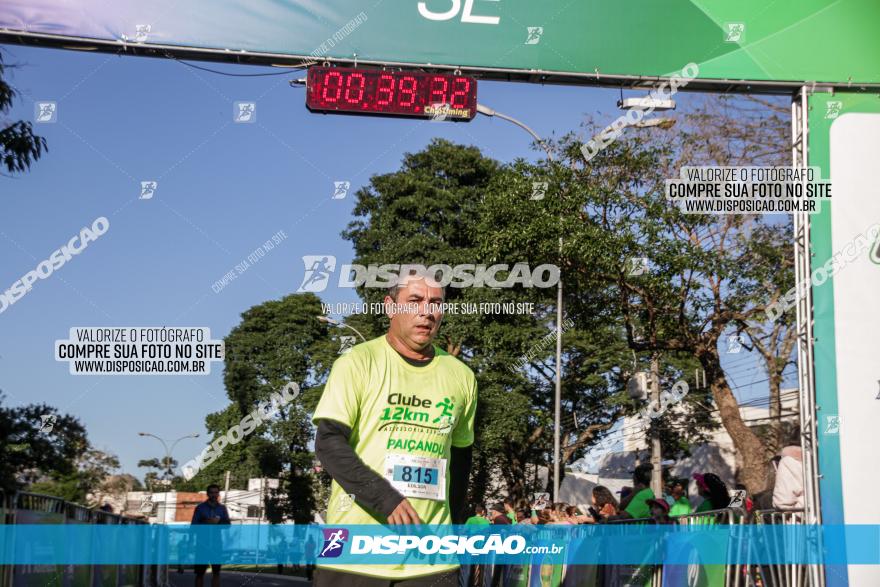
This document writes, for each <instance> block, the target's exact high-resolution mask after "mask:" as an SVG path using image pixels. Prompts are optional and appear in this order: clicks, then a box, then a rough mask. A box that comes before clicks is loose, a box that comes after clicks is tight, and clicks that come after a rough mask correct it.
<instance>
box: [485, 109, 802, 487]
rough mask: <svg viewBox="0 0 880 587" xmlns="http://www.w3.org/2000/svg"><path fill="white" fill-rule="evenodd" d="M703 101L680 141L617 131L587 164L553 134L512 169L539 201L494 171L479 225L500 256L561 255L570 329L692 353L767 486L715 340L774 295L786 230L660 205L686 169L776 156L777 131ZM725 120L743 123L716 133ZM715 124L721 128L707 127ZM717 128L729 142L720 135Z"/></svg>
mask: <svg viewBox="0 0 880 587" xmlns="http://www.w3.org/2000/svg"><path fill="white" fill-rule="evenodd" d="M707 108H708V109H707V110H704V111H700V110H698V111H697V112H696V113H695V114H694V118H695V120H694V121H692V123H693V127H688V124H691V123H690V122H688V124H685V125H684V127H685V128H684V132H683V133H682V132H681V130H682V129H681V128H679V129H678V130H679V132H680V133H681V134H682V135H684V136H683V138H681V139H678V140H677V139H675V135H672V134H670V133H667V134H661V135H645V134H636V135H631V134H624V135H622V136H621V137H619V138H618V139H617V140H616V142H614V143H613V144H611V145H609V146H608V147H606V148H605V149H604V150H603V151H602V152H601V153H599V154H598V155H597V156H596V157H595V158H594V159H593V160H592V161H590V162H589V164H585V162H584V159H583V157H582V155H581V152H580V147H581V145H582V142H581V141H580V140H579V139H578V137H576V136H574V135H567V136H565V137H563V139H562V140H560V141H559V143H558V144H557V145H556V149H557V152H558V154H559V159H560V163H559V164H557V165H547V164H542V165H537V166H534V165H526V164H524V163H520V164H518V165H516V166H514V168H513V170H512V173H514V175H517V176H520V177H527V178H528V177H540V178H542V179H543V180H544V181H547V182H548V188H549V189H548V193H547V197H546V199H545V200H543V201H542V202H541V204H542V205H540V206H534V205H531V202H527V203H523V205H521V206H513V205H510V202H511V201H512V200H513V199H514V198H516V197H517V196H519V197H520V198H521V194H520V193H519V192H518V191H517V184H516V183H513V182H511V181H504V180H502V181H501V182H500V183H499V184H497V185H495V186H493V189H491V190H489V191H488V192H487V200H486V205H485V206H484V207H483V211H484V217H483V218H482V220H481V226H480V230H478V231H477V233H478V234H480V235H481V237H482V239H483V247H484V248H485V250H486V251H487V252H490V253H492V254H493V255H494V256H496V257H506V258H509V257H511V256H515V255H518V254H519V255H523V254H526V253H531V254H532V255H535V256H537V257H538V258H553V257H555V258H558V259H560V264H561V266H562V273H563V276H564V285H565V287H564V291H566V292H568V293H567V294H566V297H565V303H566V307H567V308H568V310H567V311H568V313H569V314H570V315H571V316H572V317H573V319H574V321H575V323H576V324H577V326H578V329H581V327H582V325H583V327H585V328H588V327H589V325H591V324H594V323H595V320H596V319H597V318H598V319H600V320H601V319H604V320H607V321H609V322H611V323H613V324H615V325H616V326H617V327H618V328H619V329H621V330H622V332H623V333H624V340H625V342H626V346H627V347H628V348H629V349H632V350H634V351H635V352H637V353H639V354H640V355H642V356H645V355H650V354H652V353H663V354H664V355H667V356H675V357H679V358H680V357H682V356H690V357H691V358H692V359H694V360H696V361H698V362H699V364H700V365H701V366H702V368H703V369H704V370H705V372H706V376H707V379H708V383H709V389H710V391H711V396H712V400H713V401H714V404H715V407H716V408H717V410H718V412H719V415H720V419H721V421H722V423H723V425H724V427H725V429H726V430H727V432H728V434H729V435H730V437H731V438H732V440H733V442H734V445H735V447H736V449H737V452H738V453H739V455H740V457H741V459H742V468H741V470H740V471H739V477H740V480H741V481H742V482H743V483H744V484H745V485H746V486H747V487H748V489H749V490H750V491H752V492H753V493H757V492H759V491H761V490H762V489H764V485H765V482H766V478H765V467H764V462H765V461H764V452H765V448H764V446H763V444H762V442H761V440H760V439H759V438H758V436H757V435H756V434H755V432H754V431H752V430H751V429H750V428H749V427H748V426H746V424H745V423H744V422H743V421H742V418H741V416H740V413H739V407H738V404H737V401H736V398H735V396H734V393H733V390H732V389H731V387H730V385H729V384H728V382H727V380H726V378H725V374H724V370H723V369H722V368H721V360H720V355H719V349H718V344H719V339H720V338H721V336H722V334H723V333H725V331H726V330H727V329H729V328H730V327H733V326H736V325H737V324H741V323H750V322H753V321H756V320H758V321H759V320H760V319H761V316H762V314H763V311H764V308H765V307H766V305H767V304H769V303H770V302H771V301H772V300H773V299H775V298H774V296H778V293H779V285H780V284H779V283H778V282H777V283H775V285H774V275H773V271H774V266H775V265H774V258H775V257H776V256H777V255H778V253H777V251H778V250H779V249H780V248H781V247H785V246H787V241H788V240H789V238H788V232H789V231H788V230H787V229H786V227H785V225H784V224H773V223H771V222H768V221H766V219H764V218H762V217H754V216H733V215H727V216H711V215H686V214H683V213H682V212H680V211H679V210H678V209H676V208H674V207H673V206H671V205H670V204H669V203H668V202H667V201H666V199H665V195H664V185H665V184H664V180H665V179H666V178H669V177H677V176H678V168H679V167H680V166H682V165H708V164H715V165H747V164H765V163H772V162H778V161H780V156H781V155H780V153H784V147H783V145H784V140H783V139H784V137H785V134H784V132H782V133H780V132H777V131H778V130H779V124H778V123H777V122H774V120H773V117H772V116H766V115H765V116H763V117H761V116H760V115H759V114H756V115H755V116H754V117H751V118H750V117H748V116H745V115H741V116H739V117H737V115H734V114H730V113H729V112H724V111H718V110H717V109H716V110H712V109H711V106H710V107H707ZM713 121H715V122H713ZM700 125H702V126H700ZM762 125H765V126H766V127H768V128H769V129H770V130H767V129H766V128H764V126H762ZM730 126H737V128H738V129H739V131H738V132H737V133H732V132H730V133H728V134H725V133H724V132H718V130H719V129H725V128H728V127H730ZM698 128H702V131H698ZM713 128H714V129H715V132H716V133H718V135H719V136H718V137H717V138H716V137H711V136H709V135H711V134H712V133H711V129H713ZM750 128H751V129H753V130H754V133H755V135H756V136H757V137H761V138H762V139H766V143H767V144H766V145H762V146H761V148H760V150H757V151H756V150H755V149H753V146H754V145H753V144H752V142H750V138H749V134H748V129H750ZM762 129H763V130H762ZM725 132H726V131H725ZM707 137H708V138H707ZM727 137H739V139H737V138H733V139H731V140H729V144H727V145H726V146H725V145H723V144H719V143H723V142H724V140H725V139H726V138H727ZM780 137H782V138H780ZM560 235H562V236H564V240H563V249H562V253H561V255H560V254H559V253H558V247H559V240H558V239H559V236H560ZM641 258H647V259H648V260H649V270H648V271H647V272H644V273H637V272H633V271H632V270H631V268H632V260H633V259H641ZM768 284H771V286H770V288H769V289H768ZM783 291H784V290H783ZM688 400H689V401H694V398H691V396H690V395H689V396H688ZM694 407H695V408H696V407H697V406H696V405H695V406H694ZM698 412H699V409H697V411H696V412H693V413H698ZM685 432H687V431H685Z"/></svg>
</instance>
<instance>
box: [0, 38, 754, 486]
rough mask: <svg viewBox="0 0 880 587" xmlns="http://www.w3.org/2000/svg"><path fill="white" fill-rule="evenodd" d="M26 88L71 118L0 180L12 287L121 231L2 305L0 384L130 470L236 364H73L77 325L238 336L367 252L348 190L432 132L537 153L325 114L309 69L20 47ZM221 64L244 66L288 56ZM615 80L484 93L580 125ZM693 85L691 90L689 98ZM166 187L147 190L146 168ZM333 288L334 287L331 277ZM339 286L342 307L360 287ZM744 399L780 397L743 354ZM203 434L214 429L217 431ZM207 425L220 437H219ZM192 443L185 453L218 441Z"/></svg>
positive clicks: (465, 130) (493, 124) (509, 155)
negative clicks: (67, 347) (227, 279)
mask: <svg viewBox="0 0 880 587" xmlns="http://www.w3.org/2000/svg"><path fill="white" fill-rule="evenodd" d="M6 61H7V63H10V64H19V65H20V67H19V68H17V69H15V70H14V71H12V72H11V75H10V76H9V81H11V83H12V84H13V85H14V86H15V87H16V88H17V89H18V90H20V91H21V92H22V94H23V96H22V97H21V98H20V99H19V101H18V102H17V104H16V107H15V109H14V110H13V112H12V116H13V118H22V119H27V120H33V116H34V101H54V102H57V104H58V110H57V122H55V123H52V124H39V125H36V130H37V132H38V133H39V134H41V135H43V136H45V137H46V139H47V140H48V143H49V152H48V153H47V154H46V155H45V156H44V157H43V158H42V159H41V160H40V161H39V162H37V163H36V164H35V165H34V166H33V168H32V170H31V171H30V172H29V173H26V174H22V175H20V176H17V177H16V178H13V179H9V178H0V193H2V198H3V207H4V213H3V214H2V216H0V285H2V287H0V289H6V288H7V287H8V286H9V284H11V283H12V282H14V281H15V280H17V279H19V278H20V277H22V276H23V275H24V274H25V273H27V272H28V271H30V270H32V269H34V267H35V266H36V265H37V263H39V262H40V261H42V260H44V259H47V258H48V256H49V255H50V254H51V253H52V252H53V251H55V250H56V249H57V248H59V247H60V246H61V245H62V244H64V243H66V242H67V241H68V240H69V239H70V238H71V237H72V236H73V235H74V234H77V233H78V232H79V231H80V229H81V228H82V227H84V226H88V225H91V223H92V222H93V221H94V220H95V219H96V218H98V217H100V216H106V217H107V218H108V219H109V220H110V229H109V231H108V232H107V233H106V234H105V235H103V236H102V237H101V238H99V239H98V240H97V241H95V242H93V243H90V244H89V246H88V248H87V249H86V250H85V251H83V253H82V254H80V255H78V256H76V257H73V258H72V259H71V260H70V261H69V262H67V263H66V264H65V265H64V266H63V267H62V268H61V269H59V270H58V271H57V272H55V273H54V274H53V275H52V276H50V278H48V279H46V280H41V281H38V282H37V283H36V284H35V285H34V288H33V290H31V291H30V292H29V293H28V294H27V295H26V296H24V297H23V298H21V299H19V300H18V301H17V302H16V303H15V304H14V305H13V306H10V307H9V308H8V309H7V310H6V311H5V312H3V313H2V314H0V389H2V390H3V391H4V392H5V393H6V396H7V398H6V402H7V403H9V404H12V405H18V404H22V403H30V402H46V403H49V404H51V405H54V406H57V407H58V408H59V409H60V410H61V411H62V412H68V413H71V414H74V415H76V416H77V417H79V418H80V419H81V420H82V421H83V423H84V424H85V425H86V427H87V430H88V434H89V438H90V439H91V441H92V443H93V444H94V445H95V446H96V447H97V448H99V449H102V450H107V451H110V452H113V453H115V454H117V455H118V456H119V458H120V461H121V462H122V465H123V470H124V471H126V472H130V473H133V474H136V475H138V476H139V477H141V476H142V475H143V473H144V470H138V469H137V468H136V463H137V461H138V460H139V459H142V458H151V457H155V456H160V446H159V443H158V442H157V441H156V440H155V439H150V438H140V437H138V436H137V432H138V431H146V432H151V433H153V434H156V435H159V436H162V437H164V438H168V439H174V438H177V437H179V436H183V435H185V434H188V433H191V432H200V433H202V434H204V432H205V429H204V417H205V415H206V414H208V413H209V412H212V411H216V410H218V409H220V408H222V407H224V406H225V405H226V404H227V403H228V401H227V399H226V395H225V392H224V389H223V385H222V369H221V368H220V366H219V364H217V363H215V364H214V367H213V369H212V372H211V374H210V375H209V376H206V377H187V376H173V377H160V376H153V377H150V376H142V377H118V376H117V377H101V376H72V375H70V374H69V373H68V366H67V364H66V363H62V362H56V361H55V360H54V342H55V340H56V339H62V338H67V332H68V329H69V328H71V327H75V326H163V325H169V326H171V325H174V326H199V327H201V326H207V327H210V329H211V333H212V337H213V338H215V339H219V338H222V337H223V336H225V335H226V334H227V333H228V332H229V330H230V329H231V328H232V327H233V326H234V325H235V324H236V323H237V322H238V319H239V314H240V313H241V312H242V311H244V310H246V309H247V308H249V307H251V306H253V305H256V304H259V303H261V302H263V301H265V300H267V299H277V298H280V297H282V296H284V295H287V294H289V293H292V292H293V291H295V290H296V288H297V287H298V286H299V284H300V281H301V278H302V262H301V257H302V256H303V255H307V254H325V253H326V254H332V255H335V256H336V257H337V258H338V259H340V262H345V260H348V259H350V258H351V256H352V250H351V246H350V244H349V243H348V242H347V241H344V240H343V239H342V238H341V237H340V236H339V235H340V232H341V231H342V230H343V229H344V228H345V226H346V225H347V223H348V222H349V220H350V218H351V216H350V213H351V209H352V206H353V204H354V202H353V197H352V196H351V195H350V196H348V197H347V198H345V199H340V200H334V199H331V195H332V194H333V182H334V181H350V182H351V191H352V192H353V191H354V190H356V189H357V188H358V187H360V186H362V185H364V184H365V183H367V181H368V179H369V177H370V176H372V175H374V174H377V173H386V172H390V171H394V170H396V169H397V168H398V166H399V162H400V160H401V157H402V155H403V153H405V152H414V151H418V150H420V149H421V148H423V147H424V146H425V145H426V144H427V143H428V142H429V141H430V140H431V139H432V138H433V137H438V136H439V137H444V138H447V139H449V140H452V141H455V142H459V143H465V144H472V145H476V146H478V147H480V148H481V149H482V150H483V152H484V153H485V154H487V155H488V156H491V157H493V158H495V159H498V160H501V161H510V160H512V159H513V158H515V157H528V158H531V159H536V158H537V157H538V156H539V155H538V154H537V153H535V152H534V151H532V150H531V149H530V139H529V137H528V135H527V134H525V133H524V132H523V131H522V130H520V129H518V128H516V127H515V126H512V125H510V124H509V123H506V122H504V121H501V120H497V119H487V118H485V117H479V118H477V119H475V120H474V121H472V122H470V123H456V124H452V123H433V122H425V121H413V120H399V119H386V118H369V117H349V116H333V115H317V114H311V113H309V111H308V110H306V108H305V105H304V101H305V96H304V90H303V89H301V88H299V89H294V88H290V87H289V85H288V80H290V79H291V78H294V77H302V74H296V73H293V74H290V75H278V76H271V77H247V78H245V77H226V76H221V75H216V74H211V73H207V72H203V71H198V70H195V69H192V68H189V67H187V66H185V65H182V64H180V63H176V62H174V61H170V60H162V59H148V58H136V57H119V56H115V55H113V56H111V55H106V54H94V53H87V52H76V51H59V50H50V49H36V48H23V47H17V46H16V47H7V48H6ZM207 66H208V67H212V68H215V69H222V70H224V71H229V72H233V73H257V72H263V71H277V70H275V69H271V68H252V67H244V66H241V67H233V66H227V65H215V64H210V65H207ZM618 95H619V93H618V91H617V90H610V89H587V88H573V87H553V86H539V85H528V84H512V83H508V84H505V83H495V82H484V83H481V85H480V102H482V103H484V104H487V105H489V106H491V107H493V108H495V109H496V110H498V111H500V112H504V113H506V114H509V115H511V116H514V117H516V118H519V119H521V120H523V121H525V122H527V123H528V124H529V125H530V126H531V127H532V128H534V129H535V130H536V131H537V132H538V133H539V134H541V135H542V136H551V135H553V134H554V133H556V134H563V133H565V132H567V131H569V130H572V129H576V128H577V127H578V125H579V124H580V123H581V121H582V120H583V119H584V117H585V115H594V116H596V117H597V119H598V120H607V121H608V122H610V121H611V120H613V119H614V118H616V117H617V116H618V112H617V111H616V106H615V102H616V100H617V98H618ZM686 100H687V97H686V95H681V100H680V101H681V102H683V101H686ZM236 101H253V102H256V104H257V107H256V122H255V123H253V124H236V123H234V122H233V103H234V102H236ZM141 181H157V182H158V186H157V190H156V193H155V196H154V197H153V198H152V199H149V200H139V199H138V196H139V195H140V182H141ZM279 230H283V231H284V232H285V233H286V234H287V235H288V238H287V239H286V240H284V241H283V242H282V243H281V244H280V245H278V246H276V247H275V249H273V250H272V251H270V252H269V253H268V254H267V255H266V256H265V257H263V258H262V259H261V260H260V262H259V263H258V264H256V265H252V266H251V267H250V268H249V269H248V270H247V271H246V272H245V273H244V274H243V275H241V276H240V277H238V279H236V280H234V281H232V282H231V283H230V284H229V285H227V286H226V287H225V288H224V289H222V291H220V292H219V293H215V292H214V291H212V289H211V285H212V284H213V283H214V282H215V281H217V280H218V279H220V278H221V277H222V276H223V275H224V274H225V273H227V272H228V271H230V270H233V268H234V267H235V265H236V264H238V263H240V262H241V261H242V260H243V259H245V258H246V257H247V256H248V255H249V254H250V253H251V252H252V251H254V249H256V248H257V247H259V246H260V245H261V244H262V243H263V242H264V241H266V240H268V239H270V238H271V237H272V235H273V234H275V233H276V232H278V231H279ZM331 289H332V288H331ZM331 289H328V291H327V292H326V294H325V295H324V299H325V300H326V301H330V302H341V301H357V298H356V297H355V294H354V292H353V291H345V292H342V293H337V292H334V291H331ZM732 360H733V362H734V363H735V364H736V370H735V371H734V372H739V370H742V373H743V374H744V376H743V377H741V378H737V379H735V384H736V385H737V386H739V387H740V389H741V391H742V392H743V396H744V397H755V396H757V395H761V394H762V393H765V392H764V391H762V390H764V389H765V386H764V385H762V384H758V385H754V386H752V385H748V383H749V380H752V381H757V380H761V379H764V375H763V374H762V373H761V372H760V371H759V370H756V369H755V368H754V367H755V365H754V362H753V360H752V359H751V358H750V357H749V356H747V355H745V353H743V354H740V355H733V356H732ZM203 439H204V437H203ZM203 439H202V440H203ZM201 446H202V444H201V442H200V441H194V440H185V441H183V442H181V443H180V444H179V445H178V448H177V450H176V451H175V457H176V458H177V459H178V460H179V461H181V462H184V461H186V460H189V459H190V458H192V457H193V456H194V455H195V454H197V452H198V451H199V450H200V449H201Z"/></svg>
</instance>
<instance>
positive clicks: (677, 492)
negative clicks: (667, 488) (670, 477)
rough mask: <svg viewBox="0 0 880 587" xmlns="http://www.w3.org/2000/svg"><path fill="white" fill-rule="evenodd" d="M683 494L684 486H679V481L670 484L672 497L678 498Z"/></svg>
mask: <svg viewBox="0 0 880 587" xmlns="http://www.w3.org/2000/svg"><path fill="white" fill-rule="evenodd" d="M683 495H684V487H682V486H681V483H676V484H675V485H673V486H672V497H674V498H675V499H678V498H679V497H681V496H683Z"/></svg>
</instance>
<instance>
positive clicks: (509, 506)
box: [504, 498, 516, 524]
mask: <svg viewBox="0 0 880 587" xmlns="http://www.w3.org/2000/svg"><path fill="white" fill-rule="evenodd" d="M504 513H505V514H507V517H508V518H510V523H511V524H516V508H515V507H513V501H512V500H511V499H510V498H507V499H505V500H504Z"/></svg>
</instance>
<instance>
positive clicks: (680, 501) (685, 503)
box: [669, 480, 691, 517]
mask: <svg viewBox="0 0 880 587" xmlns="http://www.w3.org/2000/svg"><path fill="white" fill-rule="evenodd" d="M669 493H670V495H672V507H670V508H669V516H670V517H673V516H686V515H688V514H690V513H691V502H690V501H689V500H688V498H687V491H686V489H685V484H684V482H683V481H681V480H678V481H675V482H673V484H672V487H670V488H669Z"/></svg>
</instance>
